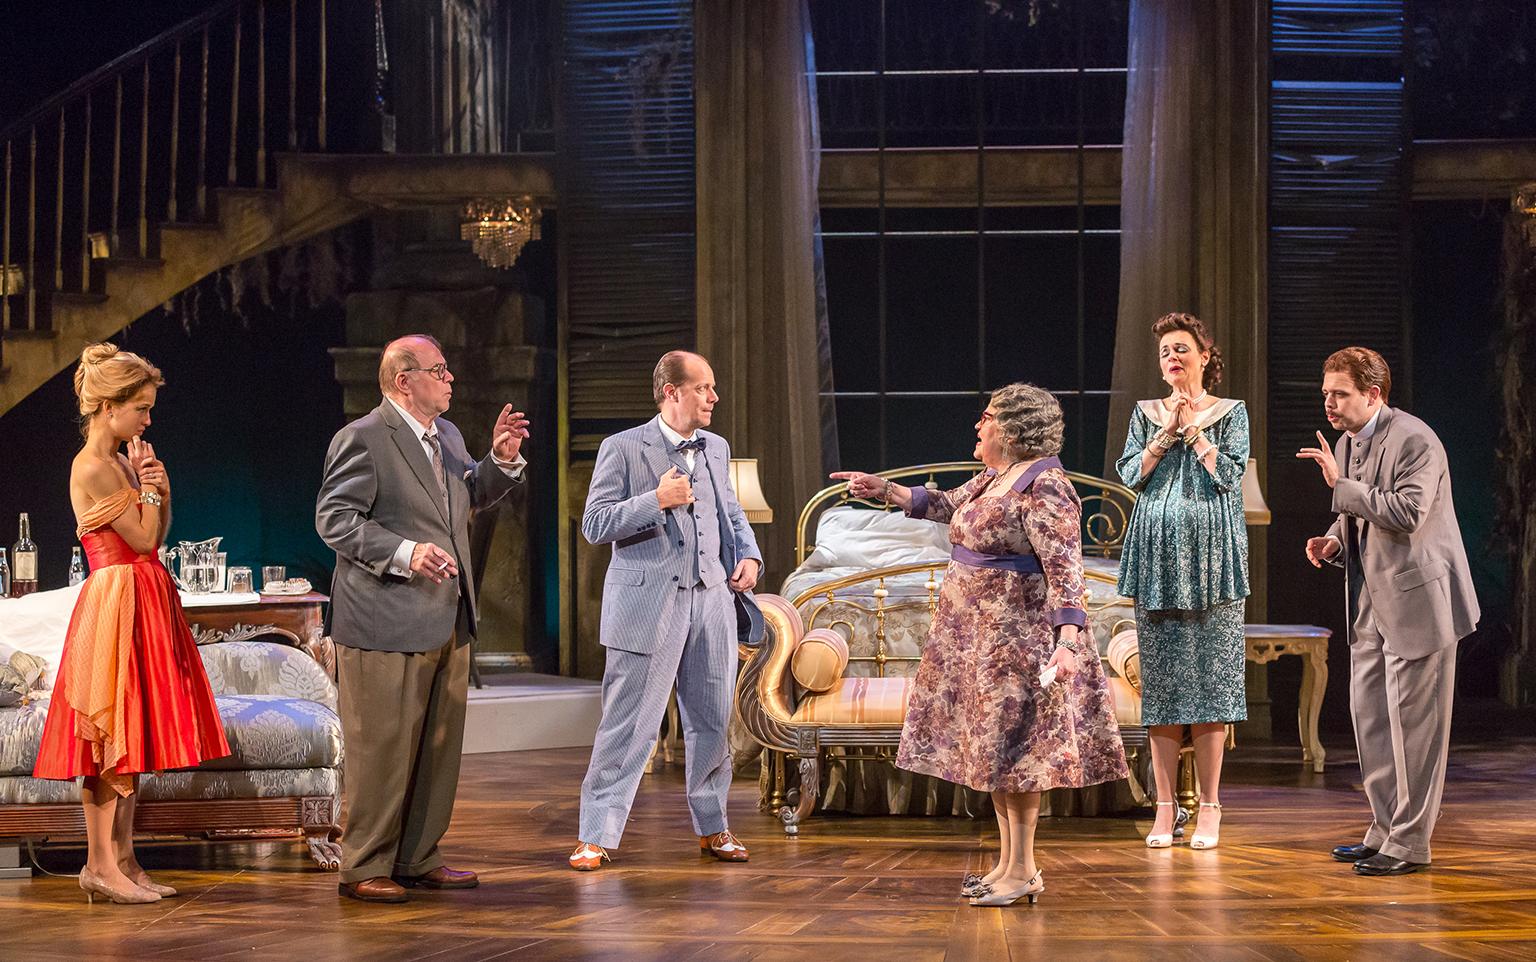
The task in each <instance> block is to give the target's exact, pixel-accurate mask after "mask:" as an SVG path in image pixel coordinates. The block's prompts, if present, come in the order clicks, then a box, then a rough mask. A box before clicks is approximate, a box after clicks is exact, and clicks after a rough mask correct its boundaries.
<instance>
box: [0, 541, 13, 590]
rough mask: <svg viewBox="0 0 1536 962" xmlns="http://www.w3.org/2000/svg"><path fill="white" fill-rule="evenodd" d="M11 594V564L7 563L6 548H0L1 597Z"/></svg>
mask: <svg viewBox="0 0 1536 962" xmlns="http://www.w3.org/2000/svg"><path fill="white" fill-rule="evenodd" d="M10 596H11V566H10V565H8V564H6V563H5V549H4V548H0V598H9V597H10Z"/></svg>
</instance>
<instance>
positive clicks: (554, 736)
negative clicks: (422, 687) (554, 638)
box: [464, 672, 603, 755]
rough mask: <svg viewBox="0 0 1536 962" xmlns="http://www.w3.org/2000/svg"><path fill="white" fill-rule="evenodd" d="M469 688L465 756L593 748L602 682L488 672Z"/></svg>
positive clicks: (598, 716)
mask: <svg viewBox="0 0 1536 962" xmlns="http://www.w3.org/2000/svg"><path fill="white" fill-rule="evenodd" d="M484 682H485V687H484V688H476V687H474V685H470V687H469V710H468V713H467V715H466V716H465V719H464V754H466V755H478V754H482V753H485V752H520V751H526V750H529V749H534V748H585V747H590V746H591V744H592V740H593V737H594V736H595V735H596V734H597V723H598V720H599V718H601V716H602V711H603V686H602V684H601V683H599V682H595V681H588V680H587V679H585V678H565V677H562V676H560V675H538V674H534V673H532V672H519V673H509V674H504V675H488V676H486V677H485V678H484Z"/></svg>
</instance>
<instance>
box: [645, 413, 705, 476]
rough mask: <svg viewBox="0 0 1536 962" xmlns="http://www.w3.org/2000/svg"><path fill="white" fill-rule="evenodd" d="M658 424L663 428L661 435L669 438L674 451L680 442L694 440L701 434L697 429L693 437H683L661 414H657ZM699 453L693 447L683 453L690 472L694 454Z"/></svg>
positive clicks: (668, 440)
mask: <svg viewBox="0 0 1536 962" xmlns="http://www.w3.org/2000/svg"><path fill="white" fill-rule="evenodd" d="M656 424H657V425H658V426H659V427H660V428H661V436H662V437H664V438H666V439H667V443H668V444H670V445H671V446H672V450H674V451H675V450H677V446H678V445H679V444H682V443H683V442H684V441H692V440H693V439H694V438H696V437H698V436H699V432H697V431H695V432H693V437H687V438H685V437H683V436H682V435H681V434H678V433H677V432H676V431H674V430H672V426H671V425H670V424H668V423H667V420H666V418H664V417H662V416H661V415H659V414H658V415H656ZM698 453H699V452H698V451H695V450H694V449H693V448H689V449H688V450H686V451H684V452H683V453H682V454H683V461H685V462H686V463H687V464H688V473H689V474H692V473H693V458H694V455H696V454H698Z"/></svg>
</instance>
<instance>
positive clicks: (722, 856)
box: [699, 829, 747, 862]
mask: <svg viewBox="0 0 1536 962" xmlns="http://www.w3.org/2000/svg"><path fill="white" fill-rule="evenodd" d="M699 854H701V855H713V856H714V857H715V858H717V859H719V860H720V861H722V862H745V861H746V860H747V847H746V846H745V845H743V844H741V839H739V838H737V837H736V836H735V835H733V834H731V830H730V829H726V830H725V831H723V832H716V833H715V834H713V835H700V836H699Z"/></svg>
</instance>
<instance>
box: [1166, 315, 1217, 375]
mask: <svg viewBox="0 0 1536 962" xmlns="http://www.w3.org/2000/svg"><path fill="white" fill-rule="evenodd" d="M1174 331H1183V332H1185V333H1186V334H1188V335H1189V336H1190V337H1192V338H1194V339H1195V345H1196V346H1197V347H1198V348H1199V349H1200V353H1202V354H1204V353H1206V352H1207V351H1209V352H1210V354H1211V359H1210V360H1209V361H1208V362H1206V365H1205V371H1204V372H1203V373H1202V374H1201V377H1200V386H1201V387H1203V388H1205V389H1206V390H1210V389H1211V388H1213V387H1215V386H1216V385H1218V384H1220V383H1221V374H1222V369H1223V367H1224V365H1223V364H1222V362H1221V348H1219V347H1217V346H1216V339H1215V338H1213V337H1211V332H1210V331H1208V330H1206V327H1205V322H1204V321H1202V320H1200V318H1198V317H1196V316H1195V315H1193V314H1185V313H1183V312H1181V311H1174V312H1173V313H1171V314H1164V315H1163V316H1162V317H1159V318H1158V319H1157V323H1156V324H1153V325H1152V334H1153V336H1155V337H1156V338H1157V339H1158V341H1159V342H1161V341H1162V339H1163V338H1164V337H1165V336H1166V335H1168V334H1172V333H1173V332H1174Z"/></svg>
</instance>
